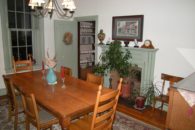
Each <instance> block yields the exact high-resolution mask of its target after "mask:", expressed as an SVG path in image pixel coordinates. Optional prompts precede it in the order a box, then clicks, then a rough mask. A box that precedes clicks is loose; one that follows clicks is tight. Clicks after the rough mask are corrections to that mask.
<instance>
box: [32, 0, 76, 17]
mask: <svg viewBox="0 0 195 130" xmlns="http://www.w3.org/2000/svg"><path fill="white" fill-rule="evenodd" d="M38 1H39V0H38ZM51 2H52V3H51ZM31 4H32V3H31ZM29 6H30V5H29ZM55 12H56V14H57V16H58V17H62V18H63V17H66V18H72V16H73V14H74V9H73V10H68V9H63V8H61V6H60V5H59V3H58V1H57V0H48V1H47V2H46V3H45V4H44V5H42V8H38V7H35V12H34V13H33V15H34V16H36V17H39V16H42V17H44V16H47V15H48V14H49V15H50V18H51V17H52V16H53V13H55Z"/></svg>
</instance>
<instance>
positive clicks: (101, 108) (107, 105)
mask: <svg viewBox="0 0 195 130" xmlns="http://www.w3.org/2000/svg"><path fill="white" fill-rule="evenodd" d="M121 84H122V78H121V79H120V82H119V84H118V87H117V90H113V91H112V92H110V93H107V94H103V95H101V90H102V85H100V86H99V90H98V94H97V100H96V104H95V108H94V113H93V120H92V124H91V130H95V129H103V128H108V129H111V126H112V122H113V119H114V114H115V111H116V106H117V103H118V98H119V94H120V90H121Z"/></svg>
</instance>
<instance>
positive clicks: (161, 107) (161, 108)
mask: <svg viewBox="0 0 195 130" xmlns="http://www.w3.org/2000/svg"><path fill="white" fill-rule="evenodd" d="M163 105H164V102H162V103H161V106H160V110H161V111H162V110H163Z"/></svg>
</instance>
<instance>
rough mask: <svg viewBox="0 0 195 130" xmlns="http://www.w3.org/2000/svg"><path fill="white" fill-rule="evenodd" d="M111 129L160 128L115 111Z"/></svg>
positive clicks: (146, 129)
mask: <svg viewBox="0 0 195 130" xmlns="http://www.w3.org/2000/svg"><path fill="white" fill-rule="evenodd" d="M113 130H160V129H159V128H157V127H154V126H152V125H149V124H146V123H144V122H142V121H140V120H137V119H134V118H133V117H130V116H128V115H126V114H123V113H121V112H118V111H117V112H116V116H115V120H114V124H113Z"/></svg>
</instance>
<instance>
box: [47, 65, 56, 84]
mask: <svg viewBox="0 0 195 130" xmlns="http://www.w3.org/2000/svg"><path fill="white" fill-rule="evenodd" d="M46 79H47V82H48V84H56V83H57V77H56V74H55V72H54V71H53V68H49V70H48V72H47V77H46Z"/></svg>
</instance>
